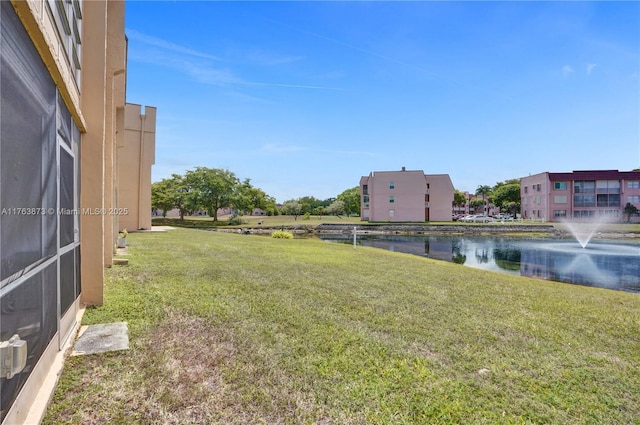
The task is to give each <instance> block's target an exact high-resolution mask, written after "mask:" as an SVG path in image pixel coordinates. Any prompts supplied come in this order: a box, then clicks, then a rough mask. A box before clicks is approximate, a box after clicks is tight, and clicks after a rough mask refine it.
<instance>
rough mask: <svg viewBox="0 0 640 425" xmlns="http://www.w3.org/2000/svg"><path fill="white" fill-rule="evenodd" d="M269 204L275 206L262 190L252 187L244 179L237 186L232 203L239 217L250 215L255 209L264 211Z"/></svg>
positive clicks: (249, 182) (272, 200) (273, 201)
mask: <svg viewBox="0 0 640 425" xmlns="http://www.w3.org/2000/svg"><path fill="white" fill-rule="evenodd" d="M271 204H275V200H274V199H273V198H271V197H270V196H268V195H267V194H266V193H264V191H262V189H258V188H257V187H253V186H252V185H251V180H249V179H245V180H244V181H243V182H242V184H240V185H238V187H237V188H236V191H235V196H234V199H233V201H232V206H233V208H234V209H235V210H236V211H237V212H238V214H240V215H242V214H246V213H249V214H250V213H251V212H253V210H254V209H256V208H260V209H262V210H265V211H266V210H267V209H268V207H269V206H270V205H271Z"/></svg>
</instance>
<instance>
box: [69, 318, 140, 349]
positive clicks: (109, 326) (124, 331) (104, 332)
mask: <svg viewBox="0 0 640 425" xmlns="http://www.w3.org/2000/svg"><path fill="white" fill-rule="evenodd" d="M128 349H129V328H128V327H127V322H116V323H106V324H102V325H89V326H83V327H82V328H80V336H79V337H78V339H77V340H76V343H75V345H74V347H73V351H72V352H71V355H72V356H81V355H83V354H97V353H106V352H108V351H118V350H128Z"/></svg>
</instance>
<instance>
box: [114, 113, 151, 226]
mask: <svg viewBox="0 0 640 425" xmlns="http://www.w3.org/2000/svg"><path fill="white" fill-rule="evenodd" d="M123 112H124V119H122V120H119V124H122V127H123V128H122V129H120V128H119V129H118V139H120V135H121V134H122V135H123V136H122V140H118V174H117V177H116V179H117V181H118V183H119V184H118V185H117V198H118V207H119V208H120V209H121V211H120V212H122V213H123V214H121V215H120V216H119V217H118V220H119V222H118V230H122V229H127V230H139V229H150V228H151V166H152V165H153V164H154V163H155V152H156V108H153V107H150V106H147V107H146V108H145V110H144V111H143V110H142V107H141V106H140V105H133V104H126V105H125V108H124V111H123Z"/></svg>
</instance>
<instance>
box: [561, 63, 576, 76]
mask: <svg viewBox="0 0 640 425" xmlns="http://www.w3.org/2000/svg"><path fill="white" fill-rule="evenodd" d="M573 72H574V71H573V68H572V67H571V65H565V66H563V67H562V75H563V76H564V77H565V78H567V77H568V76H569V75H571V74H573Z"/></svg>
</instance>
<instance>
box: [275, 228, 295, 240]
mask: <svg viewBox="0 0 640 425" xmlns="http://www.w3.org/2000/svg"><path fill="white" fill-rule="evenodd" d="M271 237H272V238H276V239H293V233H291V232H287V231H286V230H276V231H274V232H273V233H271Z"/></svg>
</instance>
